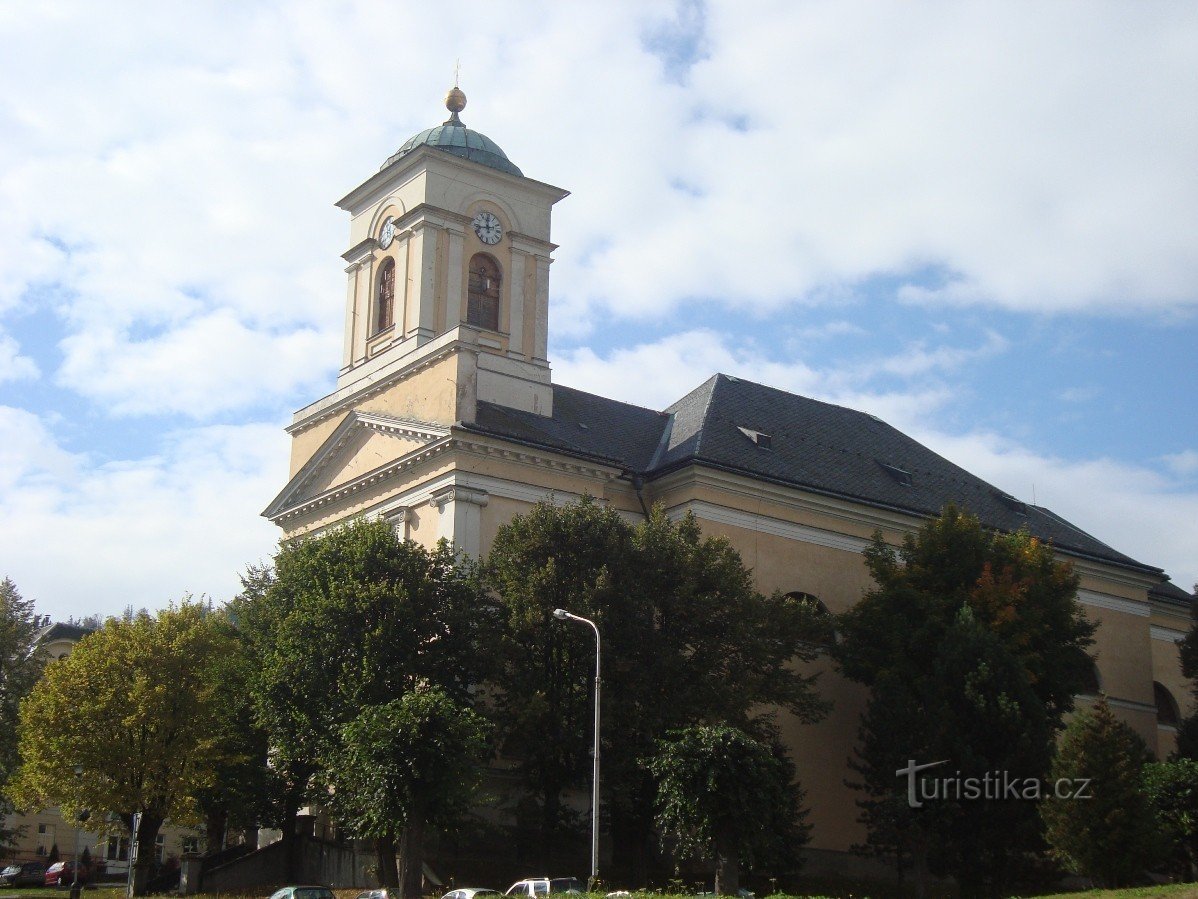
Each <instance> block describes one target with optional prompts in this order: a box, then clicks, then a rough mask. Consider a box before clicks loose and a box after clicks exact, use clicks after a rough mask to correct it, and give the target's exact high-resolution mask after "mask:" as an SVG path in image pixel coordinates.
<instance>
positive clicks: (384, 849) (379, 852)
mask: <svg viewBox="0 0 1198 899" xmlns="http://www.w3.org/2000/svg"><path fill="white" fill-rule="evenodd" d="M374 851H375V857H376V859H377V863H378V869H379V886H381V887H397V886H399V868H398V866H397V865H396V863H395V836H394V834H387V835H386V836H385V837H379V838H378V839H377V840H375V841H374Z"/></svg>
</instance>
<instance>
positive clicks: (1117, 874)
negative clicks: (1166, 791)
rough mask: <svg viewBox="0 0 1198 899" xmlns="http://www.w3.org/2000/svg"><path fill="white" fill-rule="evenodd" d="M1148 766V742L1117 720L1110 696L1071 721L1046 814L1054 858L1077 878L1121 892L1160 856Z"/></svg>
mask: <svg viewBox="0 0 1198 899" xmlns="http://www.w3.org/2000/svg"><path fill="white" fill-rule="evenodd" d="M1148 760H1149V754H1148V748H1147V747H1146V746H1145V745H1144V741H1143V740H1142V739H1140V736H1139V735H1138V734H1137V733H1136V732H1135V731H1134V730H1132V729H1131V728H1130V727H1128V726H1127V725H1126V724H1124V723H1123V722H1122V721H1119V720H1118V719H1116V718H1115V716H1114V714H1113V713H1112V712H1111V708H1110V706H1109V705H1108V704H1107V701H1106V697H1102V698H1101V699H1099V701H1098V702H1097V703H1096V704H1095V705H1094V707H1093V708H1092V709H1088V710H1083V711H1080V712H1078V714H1077V715H1076V717H1074V719H1073V720H1072V721H1071V722H1069V726H1068V727H1067V728H1066V729H1065V733H1064V735H1063V737H1062V739H1061V743H1060V746H1059V748H1058V750H1057V757H1056V759H1055V761H1054V762H1053V766H1052V778H1051V781H1052V790H1051V791H1050V795H1049V798H1047V799H1046V800H1045V802H1044V803H1043V804H1042V806H1041V814H1042V815H1043V817H1044V822H1045V824H1046V830H1045V836H1046V837H1047V839H1048V843H1049V845H1050V846H1051V847H1052V854H1053V855H1054V856H1055V857H1056V858H1057V859H1059V860H1060V861H1061V862H1062V863H1063V864H1064V865H1065V866H1066V867H1067V868H1068V869H1069V870H1070V871H1072V872H1074V873H1075V874H1080V875H1082V876H1084V877H1088V878H1090V879H1091V880H1093V881H1094V882H1095V883H1097V884H1098V885H1099V886H1102V887H1107V888H1112V887H1119V886H1125V885H1127V884H1129V883H1132V882H1134V881H1135V880H1136V878H1137V877H1139V876H1140V875H1141V874H1142V872H1143V871H1144V870H1145V869H1146V868H1147V866H1149V865H1150V864H1152V863H1153V861H1155V860H1156V858H1157V857H1159V853H1160V850H1161V840H1160V836H1159V835H1158V833H1157V829H1156V820H1155V818H1154V816H1153V812H1152V809H1151V807H1150V806H1149V804H1148V799H1147V797H1146V796H1145V794H1144V792H1143V790H1142V788H1141V778H1142V775H1143V769H1144V766H1145V764H1147V762H1148ZM1078 791H1081V795H1078ZM1065 793H1068V794H1070V795H1068V796H1066V795H1064V794H1065ZM1086 797H1088V798H1086Z"/></svg>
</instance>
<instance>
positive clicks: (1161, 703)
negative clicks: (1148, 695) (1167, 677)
mask: <svg viewBox="0 0 1198 899" xmlns="http://www.w3.org/2000/svg"><path fill="white" fill-rule="evenodd" d="M1152 697H1153V699H1155V700H1156V723H1157V724H1167V725H1169V726H1170V727H1177V725H1178V722H1179V721H1180V720H1181V712H1180V710H1179V709H1178V708H1177V700H1176V699H1174V698H1173V694H1172V693H1170V692H1169V689H1168V687H1166V686H1165V685H1164V684H1159V683H1157V682H1156V681H1153V682H1152Z"/></svg>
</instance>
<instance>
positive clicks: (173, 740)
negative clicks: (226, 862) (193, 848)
mask: <svg viewBox="0 0 1198 899" xmlns="http://www.w3.org/2000/svg"><path fill="white" fill-rule="evenodd" d="M237 651H238V643H237V641H236V640H235V639H234V637H233V634H232V628H231V625H230V624H229V622H228V621H227V619H226V618H225V617H224V616H222V615H219V614H215V613H210V612H209V611H208V610H207V609H206V608H205V607H204V606H202V605H200V604H197V603H191V602H183V603H182V604H181V605H179V606H172V607H171V608H169V609H165V610H163V611H161V612H159V613H158V614H157V615H156V616H154V617H151V616H149V615H140V616H136V617H134V618H132V619H131V620H128V621H124V620H117V619H110V620H109V621H108V622H107V623H106V624H105V626H104V628H103V629H102V630H99V631H96V632H95V633H92V634H90V635H88V636H86V637H84V638H83V639H82V640H80V641H79V643H77V644H76V646H75V648H74V650H72V652H71V654H70V655H69V656H67V657H66V658H65V659H62V660H60V661H57V662H55V663H54V664H53V665H50V666H49V667H48V668H47V669H46V673H45V676H44V677H43V678H42V679H41V680H40V681H39V682H38V684H37V685H36V686H35V687H34V689H33V691H32V692H31V693H30V695H29V696H28V697H27V698H26V700H25V701H24V702H23V703H21V716H20V723H19V726H18V740H19V747H20V756H21V767H20V769H19V771H18V773H17V776H16V778H15V779H14V782H13V783H12V784H11V793H12V796H13V798H14V799H15V800H16V802H17V804H18V805H19V806H21V807H24V808H44V807H46V806H49V805H58V806H60V807H61V808H62V810H63V813H64V815H66V816H68V817H70V816H73V815H75V814H76V813H78V812H79V811H81V810H83V809H91V810H93V814H94V813H95V811H96V810H103V811H106V812H110V813H112V814H113V815H115V816H118V817H119V819H120V820H123V821H124V822H125V824H126V826H127V827H130V828H131V826H132V819H133V814H134V813H135V812H141V814H142V817H141V824H140V826H139V828H138V831H137V834H136V839H137V841H138V842H139V843H140V844H141V845H142V846H152V845H153V844H154V838H155V836H156V835H157V833H158V830H159V828H160V827H161V825H162V823H163V821H165V820H167V819H170V820H171V821H173V822H175V823H179V824H190V823H199V810H198V807H197V794H198V793H199V792H200V791H201V790H203V789H205V788H207V787H210V786H212V784H213V782H214V779H215V772H216V769H217V766H219V765H220V764H222V763H224V762H226V761H227V760H228V759H229V758H230V756H231V752H230V749H229V728H228V724H229V722H228V719H227V717H226V715H225V709H226V700H225V689H224V687H225V685H224V684H223V683H222V681H221V678H220V671H221V665H220V664H219V663H220V662H222V660H224V659H227V658H228V657H229V656H231V655H232V654H234V653H236V652H237ZM76 770H78V771H79V773H78V774H77V773H76ZM143 858H145V859H146V862H147V864H148V861H149V854H148V853H147V854H146V855H145V856H143ZM147 875H148V869H147V868H146V867H145V866H144V865H141V864H139V865H138V866H137V867H136V868H135V879H134V887H135V890H136V891H137V892H138V894H141V893H142V892H144V888H145V879H146V877H147Z"/></svg>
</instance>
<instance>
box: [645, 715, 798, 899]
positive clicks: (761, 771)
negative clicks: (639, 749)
mask: <svg viewBox="0 0 1198 899" xmlns="http://www.w3.org/2000/svg"><path fill="white" fill-rule="evenodd" d="M648 767H649V769H650V770H651V771H652V772H653V774H654V776H655V777H656V778H657V780H658V788H657V820H658V823H659V824H660V826H661V829H662V837H663V839H669V840H672V841H673V842H674V843H675V844H676V847H677V852H678V853H679V854H680V855H688V854H698V855H702V856H705V857H708V858H711V859H714V861H715V892H716V893H717V894H718V895H721V896H725V895H736V892H737V890H738V889H739V887H740V864H741V863H742V862H744V863H746V864H753V863H754V862H755V861H765V862H767V863H768V862H769V861H778V860H782V861H790V860H793V857H794V852H795V850H796V849H798V848H799V847H800V846H801V845H802V844H803V843H805V842H806V841H807V831H808V829H809V828H808V826H807V825H805V824H804V823H803V821H802V819H803V817H804V816H805V813H803V812H801V811H800V805H801V802H802V795H803V794H802V792H801V790H800V789H799V787H798V786H797V784H796V783H795V782H794V765H793V764H791V762H790V760H789V759H788V758H787V757H786V753H785V750H783V749H782V748H781V746H779V745H778V744H777V743H776V742H775V743H772V744H766V743H763V742H761V741H759V740H757V739H754V738H753V737H752V736H750V735H749V734H747V733H745V732H744V731H742V730H739V729H737V728H735V727H728V726H726V725H718V726H714V727H689V728H684V729H681V730H676V731H673V732H671V733H670V735H669V736H668V737H667V738H666V739H665V740H662V741H661V742H660V743H659V744H658V753H657V754H656V755H655V756H654V757H653V758H652V759H651V760H650V761H649V762H648Z"/></svg>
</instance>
